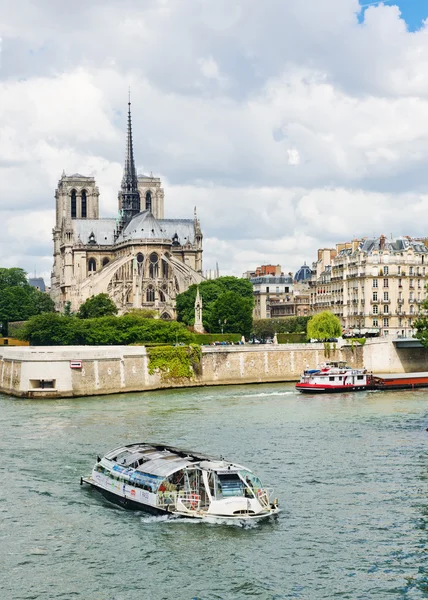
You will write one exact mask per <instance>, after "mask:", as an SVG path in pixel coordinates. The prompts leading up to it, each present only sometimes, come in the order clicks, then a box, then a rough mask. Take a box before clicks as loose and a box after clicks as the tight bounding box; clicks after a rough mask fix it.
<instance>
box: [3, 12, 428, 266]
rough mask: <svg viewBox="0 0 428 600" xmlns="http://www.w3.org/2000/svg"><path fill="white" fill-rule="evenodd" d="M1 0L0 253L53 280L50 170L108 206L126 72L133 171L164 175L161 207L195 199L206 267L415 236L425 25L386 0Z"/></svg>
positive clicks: (424, 109)
mask: <svg viewBox="0 0 428 600" xmlns="http://www.w3.org/2000/svg"><path fill="white" fill-rule="evenodd" d="M6 1H7V0H0V8H2V6H3V9H4V10H2V11H1V12H0V14H2V15H4V18H3V22H2V23H0V37H1V38H2V44H1V56H0V68H1V69H0V115H1V120H0V181H1V188H0V217H1V221H2V224H3V235H2V236H1V238H0V256H1V264H2V266H15V265H19V266H23V267H24V268H26V269H27V270H29V271H30V272H33V271H34V270H35V269H37V271H38V272H43V274H44V275H45V276H48V274H49V271H50V265H51V262H52V242H51V233H50V231H51V228H52V226H53V223H54V190H55V187H56V183H57V181H58V179H59V177H60V176H61V173H62V171H63V170H65V171H66V172H67V173H73V172H76V171H78V172H81V173H84V174H88V175H94V176H95V177H96V179H97V183H98V185H99V187H100V192H101V197H100V201H101V205H100V206H101V212H102V213H103V214H104V215H105V216H107V215H114V214H116V211H117V191H118V188H119V186H120V179H121V173H122V162H123V156H124V150H125V148H124V146H125V139H124V135H125V126H126V118H125V112H126V101H127V90H128V86H129V85H130V86H131V88H132V99H133V124H134V135H135V146H136V147H135V155H136V159H137V163H138V167H139V171H140V172H146V173H147V172H150V171H153V173H154V174H156V175H160V176H161V177H162V179H163V181H164V184H165V204H166V213H167V216H169V217H186V216H189V215H192V212H193V207H194V206H197V208H198V214H199V217H200V219H201V222H202V226H203V231H204V234H205V257H204V263H205V268H206V269H209V268H214V267H215V263H216V261H218V262H219V266H220V270H221V271H222V272H227V273H234V274H238V275H239V274H241V273H242V272H243V271H244V270H247V269H250V268H254V267H255V266H257V264H260V263H262V262H273V263H280V264H281V265H282V266H283V268H284V270H285V271H286V272H288V271H295V270H296V269H297V268H298V267H299V266H300V264H301V263H302V262H303V261H305V260H306V261H307V262H311V261H312V260H313V259H314V258H315V253H316V249H317V247H321V246H327V245H331V244H334V243H335V242H337V241H343V240H346V239H350V238H352V237H359V236H364V235H372V234H373V235H379V234H380V233H385V234H387V235H388V234H390V233H392V234H393V235H400V234H408V235H426V234H427V232H426V230H425V227H424V222H425V219H424V217H425V215H426V214H427V212H426V211H427V210H428V196H427V194H426V192H427V189H428V174H427V173H428V172H427V169H426V167H425V166H426V164H427V162H428V75H427V73H428V58H427V57H428V25H425V24H424V25H423V27H422V28H421V29H420V30H418V31H416V32H410V31H408V28H407V26H406V23H405V22H404V20H403V19H402V18H401V15H400V10H399V8H398V7H397V6H395V5H394V3H393V2H391V3H389V4H388V5H382V4H380V5H374V6H370V7H368V8H367V9H366V10H365V11H364V13H362V12H361V8H360V6H359V4H358V2H357V0H324V2H322V3H320V2H319V0H306V1H305V2H283V3H278V2H276V1H275V0H267V1H266V2H264V3H262V4H261V3H260V2H258V1H257V0H236V2H234V3H233V4H232V5H231V4H230V2H229V1H228V0H217V2H214V3H213V2H211V1H210V0H180V2H176V1H175V0H144V1H141V0H123V2H120V3H118V2H115V1H114V0H103V1H101V0H93V1H92V2H90V3H88V2H85V1H83V0H76V1H75V2H74V3H73V4H71V3H68V4H65V3H58V2H56V1H55V0H40V2H38V3H34V2H31V1H30V0H22V1H21V2H20V3H18V4H19V6H18V4H17V3H15V5H10V4H9V3H7V10H6ZM231 6H232V8H231ZM427 17H428V8H427Z"/></svg>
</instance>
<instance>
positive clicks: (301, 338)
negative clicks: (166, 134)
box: [276, 333, 307, 344]
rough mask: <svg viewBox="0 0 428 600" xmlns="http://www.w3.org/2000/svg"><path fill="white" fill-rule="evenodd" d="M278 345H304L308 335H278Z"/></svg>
mask: <svg viewBox="0 0 428 600" xmlns="http://www.w3.org/2000/svg"><path fill="white" fill-rule="evenodd" d="M276 337H277V340H278V344H304V343H305V342H306V341H307V337H306V333H278V334H277V336H276Z"/></svg>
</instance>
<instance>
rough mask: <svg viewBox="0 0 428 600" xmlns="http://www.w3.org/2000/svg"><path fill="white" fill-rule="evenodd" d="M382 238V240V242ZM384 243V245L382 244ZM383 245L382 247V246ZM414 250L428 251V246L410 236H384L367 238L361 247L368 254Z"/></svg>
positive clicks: (423, 252)
mask: <svg viewBox="0 0 428 600" xmlns="http://www.w3.org/2000/svg"><path fill="white" fill-rule="evenodd" d="M381 240H382V242H381ZM382 244H383V246H382ZM381 246H382V247H381ZM410 248H411V249H412V250H414V252H419V253H422V254H427V253H428V248H427V247H426V246H425V244H424V243H423V242H422V241H421V240H416V239H412V238H410V237H406V236H403V237H397V238H391V239H388V238H386V237H384V236H381V237H379V238H366V239H364V240H362V241H361V243H360V245H359V249H360V250H362V251H363V252H366V253H367V254H371V253H372V252H380V251H382V252H385V251H388V252H391V253H392V254H395V253H399V252H403V251H405V250H408V249H410Z"/></svg>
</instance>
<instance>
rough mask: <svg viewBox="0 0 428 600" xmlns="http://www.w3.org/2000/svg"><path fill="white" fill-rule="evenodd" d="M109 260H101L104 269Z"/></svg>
mask: <svg viewBox="0 0 428 600" xmlns="http://www.w3.org/2000/svg"><path fill="white" fill-rule="evenodd" d="M109 262H110V261H109V259H108V258H103V267H105V266H106V265H108V263H109Z"/></svg>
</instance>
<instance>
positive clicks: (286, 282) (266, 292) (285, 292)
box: [250, 275, 293, 319]
mask: <svg viewBox="0 0 428 600" xmlns="http://www.w3.org/2000/svg"><path fill="white" fill-rule="evenodd" d="M250 281H251V283H252V285H253V294H254V311H253V316H254V318H255V319H270V317H271V305H272V304H276V303H282V304H284V303H290V302H291V299H292V297H293V278H292V277H291V276H290V275H287V276H285V275H281V276H280V277H275V276H274V275H264V276H262V277H253V278H252V279H250ZM283 316H285V315H283Z"/></svg>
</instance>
